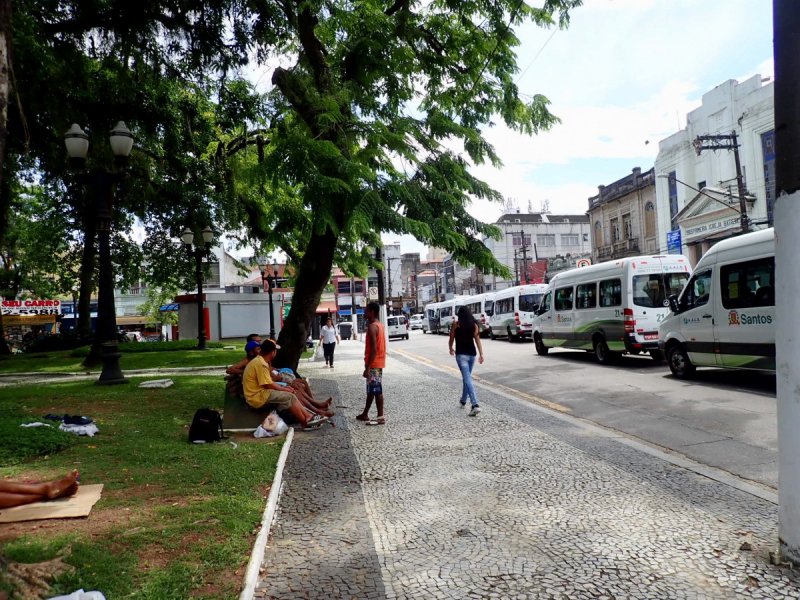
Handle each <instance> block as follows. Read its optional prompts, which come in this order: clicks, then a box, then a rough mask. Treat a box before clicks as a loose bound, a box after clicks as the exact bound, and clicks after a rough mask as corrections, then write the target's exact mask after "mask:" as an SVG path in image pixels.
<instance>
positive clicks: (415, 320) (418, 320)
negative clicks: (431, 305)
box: [408, 315, 425, 331]
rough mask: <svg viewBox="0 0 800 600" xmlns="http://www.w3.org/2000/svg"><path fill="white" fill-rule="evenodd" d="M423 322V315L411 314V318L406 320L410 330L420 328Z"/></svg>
mask: <svg viewBox="0 0 800 600" xmlns="http://www.w3.org/2000/svg"><path fill="white" fill-rule="evenodd" d="M424 323H425V316H424V315H411V319H410V320H409V322H408V327H409V329H411V330H412V331H413V330H415V329H422V326H423V324H424Z"/></svg>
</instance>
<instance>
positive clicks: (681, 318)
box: [658, 229, 775, 379]
mask: <svg viewBox="0 0 800 600" xmlns="http://www.w3.org/2000/svg"><path fill="white" fill-rule="evenodd" d="M670 305H671V308H672V312H671V313H670V314H669V315H668V316H667V317H666V318H665V319H664V320H663V321H662V322H661V326H660V327H659V332H658V335H659V342H658V343H659V346H660V347H661V348H662V350H663V351H664V353H665V354H666V356H667V360H668V361H669V368H670V370H671V371H672V374H673V375H675V377H678V378H679V379H688V378H689V377H691V376H692V375H694V372H695V369H696V367H701V366H702V367H723V368H731V369H753V370H758V371H774V370H775V230H774V229H765V230H763V231H756V232H754V233H747V234H745V235H740V236H738V237H735V238H731V239H728V240H724V241H721V242H718V243H717V244H715V245H714V246H712V247H711V249H710V250H709V251H708V252H706V254H705V255H704V256H703V257H702V258H701V259H700V260H699V261H698V263H697V266H696V267H695V268H694V273H693V274H692V277H691V279H689V282H688V283H687V285H686V287H685V288H684V290H683V292H682V293H681V294H680V296H677V297H672V298H670Z"/></svg>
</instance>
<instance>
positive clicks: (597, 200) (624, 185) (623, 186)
mask: <svg viewBox="0 0 800 600" xmlns="http://www.w3.org/2000/svg"><path fill="white" fill-rule="evenodd" d="M655 181H656V179H655V167H654V168H652V169H650V170H649V171H645V172H644V173H642V169H641V168H640V167H635V168H634V169H633V172H631V174H630V175H628V176H626V177H623V178H622V179H618V180H617V181H615V182H614V183H611V184H609V185H600V186H597V191H598V194H597V196H592V197H591V198H589V210H590V211H591V210H594V209H595V208H597V207H599V206H602V205H603V204H608V203H609V202H613V201H615V200H619V199H620V198H622V197H624V196H627V195H628V194H630V193H632V192H635V191H637V190H641V189H644V188H646V187H648V186H651V185H655Z"/></svg>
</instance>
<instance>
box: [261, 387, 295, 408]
mask: <svg viewBox="0 0 800 600" xmlns="http://www.w3.org/2000/svg"><path fill="white" fill-rule="evenodd" d="M296 399H297V396H295V395H294V394H292V393H290V392H279V391H278V390H272V391H271V392H270V393H269V398H267V404H268V405H269V406H271V407H273V408H274V409H275V410H278V411H280V410H289V407H291V406H292V403H294V401H295V400H296Z"/></svg>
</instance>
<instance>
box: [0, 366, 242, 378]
mask: <svg viewBox="0 0 800 600" xmlns="http://www.w3.org/2000/svg"><path fill="white" fill-rule="evenodd" d="M228 367H230V365H217V366H210V367H159V368H158V369H129V370H123V373H124V374H125V375H147V374H149V373H172V372H175V371H177V372H179V373H191V372H200V371H218V370H220V369H227V368H228ZM99 376H100V371H90V372H88V373H82V372H79V371H78V372H75V371H45V372H42V373H36V372H25V373H0V379H5V378H9V377H99Z"/></svg>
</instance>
